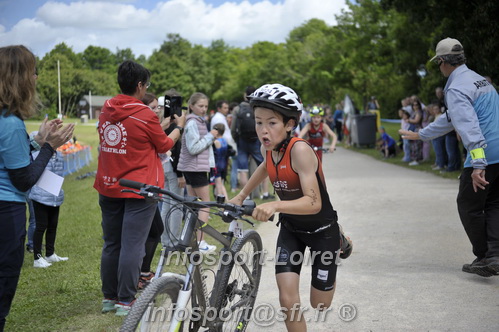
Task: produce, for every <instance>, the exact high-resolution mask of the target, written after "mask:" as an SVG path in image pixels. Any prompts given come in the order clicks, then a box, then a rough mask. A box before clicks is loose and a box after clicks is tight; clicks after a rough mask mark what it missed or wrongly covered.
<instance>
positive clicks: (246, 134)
mask: <svg viewBox="0 0 499 332" xmlns="http://www.w3.org/2000/svg"><path fill="white" fill-rule="evenodd" d="M237 134H238V137H239V138H242V139H244V140H256V139H257V138H258V136H257V134H256V129H255V113H254V112H253V108H251V106H250V105H249V103H246V102H242V103H241V104H240V105H239V111H238V112H237Z"/></svg>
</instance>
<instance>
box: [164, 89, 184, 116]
mask: <svg viewBox="0 0 499 332" xmlns="http://www.w3.org/2000/svg"><path fill="white" fill-rule="evenodd" d="M175 114H176V115H178V116H181V115H182V97H181V96H168V95H167V96H165V119H166V118H167V117H171V118H172V119H174V118H175V117H174V115H175Z"/></svg>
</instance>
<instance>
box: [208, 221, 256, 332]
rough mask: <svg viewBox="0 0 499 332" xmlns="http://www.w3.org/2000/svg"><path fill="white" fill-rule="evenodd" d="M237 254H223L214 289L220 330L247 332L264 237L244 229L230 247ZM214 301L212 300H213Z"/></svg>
mask: <svg viewBox="0 0 499 332" xmlns="http://www.w3.org/2000/svg"><path fill="white" fill-rule="evenodd" d="M231 250H232V251H233V252H234V257H230V258H229V259H227V258H226V256H224V255H222V257H221V261H220V264H221V265H220V269H219V271H218V275H217V279H218V278H220V279H219V281H218V283H217V284H216V285H215V288H214V291H213V294H212V296H213V299H214V300H215V302H214V303H215V308H216V309H217V313H218V316H217V324H216V329H217V331H226V332H229V331H230V332H234V331H241V332H242V331H244V330H245V329H246V326H247V324H248V322H249V320H250V318H251V313H252V312H253V306H254V304H255V300H256V295H257V293H258V286H259V284H260V277H261V274H262V263H263V262H262V239H261V238H260V235H259V234H258V233H257V232H255V231H253V230H250V231H247V232H245V234H244V236H243V237H242V238H240V239H237V240H236V241H235V242H234V244H233V245H232V247H231ZM212 303H213V302H212Z"/></svg>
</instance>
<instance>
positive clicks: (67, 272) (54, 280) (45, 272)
mask: <svg viewBox="0 0 499 332" xmlns="http://www.w3.org/2000/svg"><path fill="white" fill-rule="evenodd" d="M384 126H385V128H386V130H387V132H388V133H389V134H390V135H391V136H392V137H393V138H395V139H396V140H397V139H398V134H397V130H398V128H399V125H398V124H384ZM27 129H28V132H30V131H32V130H37V129H38V124H36V123H29V122H28V123H27ZM75 136H76V137H77V139H78V140H79V141H80V142H81V143H83V144H86V145H90V146H91V147H92V156H93V161H92V163H91V164H90V165H88V166H86V167H85V168H83V169H81V170H80V171H79V172H77V173H74V174H71V175H69V176H67V177H66V179H65V181H64V185H63V188H64V190H65V192H66V198H65V201H64V204H63V205H62V206H61V214H60V218H59V227H58V233H57V240H56V252H57V253H58V254H59V255H60V256H68V257H69V261H67V262H61V263H55V264H53V265H52V266H51V267H50V268H48V269H35V268H33V256H32V255H31V254H27V255H26V256H25V260H24V266H23V269H22V272H21V278H20V281H19V286H18V289H17V294H16V297H15V298H14V302H13V305H12V308H11V312H10V315H9V316H8V317H7V326H6V331H117V330H118V328H119V326H120V325H121V322H122V320H123V318H120V317H116V316H114V315H112V314H107V315H103V314H101V313H100V308H101V305H100V303H101V299H102V294H101V292H100V287H101V283H100V275H99V268H100V254H101V249H102V229H101V225H100V223H101V217H100V209H99V206H98V195H97V192H96V191H95V190H94V189H93V187H92V186H93V182H94V177H87V178H85V179H82V180H76V177H77V176H78V175H81V174H85V173H87V172H90V171H95V170H96V169H97V145H98V135H97V132H96V129H95V122H94V123H93V124H89V125H82V124H80V123H78V124H77V126H76V129H75ZM351 149H352V150H355V151H358V152H361V153H365V154H368V155H370V156H372V157H373V158H376V159H380V160H381V159H382V158H381V155H380V153H379V152H378V151H376V150H375V149H362V148H351ZM432 158H433V156H432ZM400 159H401V155H398V156H397V157H396V158H390V159H386V160H384V161H385V162H388V163H392V164H397V165H400V166H404V167H409V166H407V164H406V163H402V162H401V161H400ZM411 168H413V169H418V170H422V171H427V172H432V173H435V172H434V171H431V165H430V163H428V164H422V165H420V166H415V167H411ZM435 174H437V175H439V176H442V175H440V174H439V173H438V172H436V173H435ZM456 175H457V173H456V174H454V173H452V174H446V175H443V176H445V177H449V178H453V179H455V178H456ZM228 190H230V189H229V188H228ZM229 192H230V191H229ZM258 202H260V200H257V203H258ZM210 224H211V225H213V226H214V227H215V228H217V229H218V230H226V229H227V225H226V224H224V223H223V222H222V221H221V220H220V219H219V218H213V219H212V220H211V221H210ZM245 228H249V226H247V225H245ZM207 240H208V242H210V239H209V238H208V239H207ZM211 242H212V241H211ZM212 243H213V242H212ZM157 256H158V255H156V259H157ZM155 266H156V262H153V267H155ZM166 270H168V268H166ZM170 270H171V269H170Z"/></svg>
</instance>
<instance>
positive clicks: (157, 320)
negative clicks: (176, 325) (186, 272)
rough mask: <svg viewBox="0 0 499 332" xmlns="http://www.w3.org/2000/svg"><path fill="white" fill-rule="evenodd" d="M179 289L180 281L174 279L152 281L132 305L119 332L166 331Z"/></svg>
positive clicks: (165, 278)
mask: <svg viewBox="0 0 499 332" xmlns="http://www.w3.org/2000/svg"><path fill="white" fill-rule="evenodd" d="M181 288H182V283H181V281H180V280H179V279H177V278H175V277H171V276H168V277H160V278H158V279H156V280H154V281H153V282H152V283H151V284H150V285H149V286H147V288H146V289H145V290H144V292H143V293H142V294H141V295H140V296H139V298H138V299H137V300H136V302H135V303H134V304H133V306H132V309H131V310H130V312H129V313H128V315H127V317H126V318H125V321H124V322H123V325H122V326H121V328H120V332H125V331H126V332H131V331H141V332H146V331H167V330H168V326H169V325H170V322H171V319H172V317H173V314H174V310H175V304H176V303H177V298H178V293H179V291H180V289H181ZM180 330H182V327H181V328H180Z"/></svg>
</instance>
